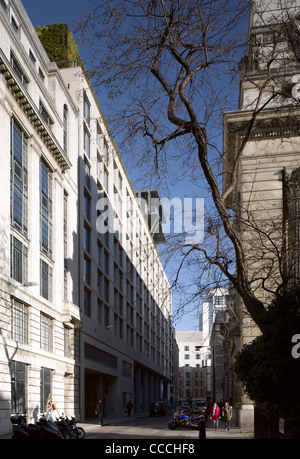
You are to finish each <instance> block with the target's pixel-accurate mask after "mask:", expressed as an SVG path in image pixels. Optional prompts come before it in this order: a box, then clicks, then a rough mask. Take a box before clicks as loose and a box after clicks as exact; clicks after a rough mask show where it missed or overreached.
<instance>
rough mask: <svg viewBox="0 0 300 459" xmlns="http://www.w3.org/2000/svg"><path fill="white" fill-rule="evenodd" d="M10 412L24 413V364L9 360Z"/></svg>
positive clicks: (25, 374)
mask: <svg viewBox="0 0 300 459" xmlns="http://www.w3.org/2000/svg"><path fill="white" fill-rule="evenodd" d="M10 368H11V412H12V413H13V414H17V413H22V414H26V378H27V372H26V365H25V363H22V362H14V361H13V362H11V366H10Z"/></svg>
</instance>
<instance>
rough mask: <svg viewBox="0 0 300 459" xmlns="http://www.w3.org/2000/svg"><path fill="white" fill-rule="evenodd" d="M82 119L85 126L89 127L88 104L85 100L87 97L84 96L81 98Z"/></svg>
mask: <svg viewBox="0 0 300 459" xmlns="http://www.w3.org/2000/svg"><path fill="white" fill-rule="evenodd" d="M83 117H84V119H85V121H86V123H87V125H88V126H89V125H90V103H89V100H88V98H87V95H86V94H84V96H83Z"/></svg>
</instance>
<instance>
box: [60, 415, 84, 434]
mask: <svg viewBox="0 0 300 459" xmlns="http://www.w3.org/2000/svg"><path fill="white" fill-rule="evenodd" d="M64 419H65V421H66V423H67V425H68V428H69V429H70V431H71V432H72V436H73V438H76V439H78V440H81V439H82V438H84V437H85V430H84V429H83V428H82V427H79V426H78V425H77V421H76V418H75V417H74V416H72V417H71V418H70V419H69V418H68V417H67V416H66V417H65V418H64Z"/></svg>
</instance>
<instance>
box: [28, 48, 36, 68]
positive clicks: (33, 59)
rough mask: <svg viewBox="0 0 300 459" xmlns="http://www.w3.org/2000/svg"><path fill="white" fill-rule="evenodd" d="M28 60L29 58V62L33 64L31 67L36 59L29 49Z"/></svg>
mask: <svg viewBox="0 0 300 459" xmlns="http://www.w3.org/2000/svg"><path fill="white" fill-rule="evenodd" d="M29 58H30V60H31V62H32V63H33V65H35V63H36V58H35V56H34V54H33V52H32V51H31V49H30V50H29Z"/></svg>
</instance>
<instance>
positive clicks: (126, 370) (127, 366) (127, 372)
mask: <svg viewBox="0 0 300 459" xmlns="http://www.w3.org/2000/svg"><path fill="white" fill-rule="evenodd" d="M122 375H123V376H126V377H127V378H131V376H132V365H131V363H128V362H126V361H125V360H123V362H122Z"/></svg>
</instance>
